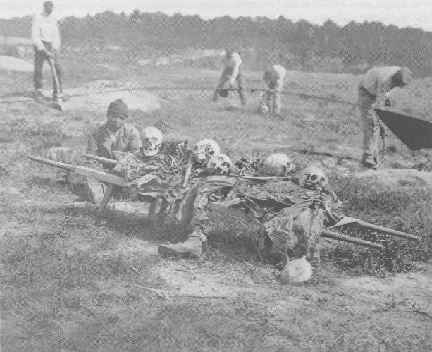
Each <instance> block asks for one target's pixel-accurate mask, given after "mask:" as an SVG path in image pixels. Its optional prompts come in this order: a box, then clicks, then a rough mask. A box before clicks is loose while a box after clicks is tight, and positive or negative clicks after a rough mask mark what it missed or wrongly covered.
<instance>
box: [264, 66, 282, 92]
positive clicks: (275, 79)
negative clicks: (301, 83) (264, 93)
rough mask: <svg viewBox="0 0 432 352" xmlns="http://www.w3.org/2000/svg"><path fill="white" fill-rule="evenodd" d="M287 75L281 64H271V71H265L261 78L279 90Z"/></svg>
mask: <svg viewBox="0 0 432 352" xmlns="http://www.w3.org/2000/svg"><path fill="white" fill-rule="evenodd" d="M286 75H287V70H286V69H285V67H283V66H281V65H273V66H272V67H271V71H265V72H264V76H263V79H264V81H265V82H266V83H267V85H268V84H270V83H271V84H273V85H275V87H274V88H275V89H277V90H280V89H282V86H283V81H284V79H285V77H286Z"/></svg>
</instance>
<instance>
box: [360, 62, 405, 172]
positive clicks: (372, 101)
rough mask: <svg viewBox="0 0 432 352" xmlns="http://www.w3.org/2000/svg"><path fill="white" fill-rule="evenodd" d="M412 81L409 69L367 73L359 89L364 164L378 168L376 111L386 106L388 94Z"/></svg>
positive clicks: (391, 69)
mask: <svg viewBox="0 0 432 352" xmlns="http://www.w3.org/2000/svg"><path fill="white" fill-rule="evenodd" d="M411 81H412V72H411V71H410V69H409V68H407V67H399V66H388V67H376V68H372V69H370V70H369V71H368V72H366V75H365V76H364V77H363V78H362V80H361V81H360V84H359V87H358V94H359V105H360V113H361V117H362V120H363V128H364V140H363V144H364V151H363V159H362V161H363V164H364V165H365V166H367V167H369V168H372V169H376V168H377V166H378V159H377V156H378V135H379V129H380V127H379V125H378V120H377V116H376V114H375V112H374V109H377V108H381V107H383V106H385V104H386V97H387V93H388V92H389V91H391V90H392V89H393V88H395V87H401V88H403V87H405V86H406V85H407V84H409V83H410V82H411Z"/></svg>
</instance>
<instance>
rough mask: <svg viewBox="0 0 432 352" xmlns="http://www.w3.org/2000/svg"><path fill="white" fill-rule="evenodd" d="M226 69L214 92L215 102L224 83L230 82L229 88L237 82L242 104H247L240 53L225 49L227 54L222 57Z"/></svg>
mask: <svg viewBox="0 0 432 352" xmlns="http://www.w3.org/2000/svg"><path fill="white" fill-rule="evenodd" d="M222 61H223V63H224V65H225V69H224V70H223V72H222V75H221V78H220V82H219V84H218V86H217V88H216V90H215V92H214V94H213V102H216V101H217V100H218V98H219V92H220V90H221V89H223V88H224V85H225V84H226V83H227V82H228V84H229V88H233V87H234V84H235V82H237V89H238V93H239V97H240V102H241V103H242V105H246V103H247V100H246V95H245V81H244V76H243V70H242V64H243V60H242V59H241V57H240V55H239V54H238V53H236V52H234V51H233V50H231V49H226V50H225V55H224V57H223V59H222Z"/></svg>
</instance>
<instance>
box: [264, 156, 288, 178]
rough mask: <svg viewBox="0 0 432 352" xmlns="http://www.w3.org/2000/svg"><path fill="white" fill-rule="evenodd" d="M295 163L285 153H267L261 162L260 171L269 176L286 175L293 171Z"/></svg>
mask: <svg viewBox="0 0 432 352" xmlns="http://www.w3.org/2000/svg"><path fill="white" fill-rule="evenodd" d="M294 169H295V165H294V163H293V162H292V161H291V159H290V158H289V157H288V155H286V154H282V153H276V154H271V155H269V156H268V157H267V158H266V159H265V160H264V163H263V166H262V168H261V170H260V171H261V173H263V174H265V175H270V176H287V175H288V174H290V173H291V172H292V171H294Z"/></svg>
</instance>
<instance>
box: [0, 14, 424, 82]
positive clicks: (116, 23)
mask: <svg viewBox="0 0 432 352" xmlns="http://www.w3.org/2000/svg"><path fill="white" fill-rule="evenodd" d="M30 28H31V16H26V17H23V18H13V19H8V20H6V19H1V20H0V30H1V31H2V32H3V33H0V34H2V35H3V36H15V37H19V36H21V37H22V36H24V37H26V36H27V37H28V36H29V35H30ZM60 28H61V33H62V40H63V43H65V45H69V46H82V45H90V46H91V45H99V46H103V45H116V46H122V47H124V48H127V49H133V50H135V51H137V52H139V51H140V50H142V51H145V50H146V48H153V49H156V50H158V51H160V52H181V50H184V49H186V48H207V49H218V48H220V49H222V48H224V47H233V48H235V49H237V50H239V51H240V52H241V53H242V54H243V56H244V57H245V62H246V64H248V65H249V66H250V67H251V68H262V66H263V65H265V63H268V62H278V63H280V64H282V65H285V66H286V67H287V68H289V69H300V70H308V71H312V70H319V71H332V72H348V71H351V72H352V71H353V70H356V69H358V70H362V69H363V70H364V69H366V68H367V67H371V66H379V65H401V66H402V65H406V66H408V67H410V68H411V69H412V70H413V71H414V72H415V74H416V75H417V76H427V75H430V74H431V72H432V33H431V32H425V31H423V30H422V29H418V28H411V27H408V28H398V27H397V26H394V25H384V24H382V23H380V22H364V23H356V22H350V23H348V24H347V25H345V26H339V25H337V24H336V23H334V22H333V21H331V20H327V21H326V22H325V23H324V24H323V25H315V24H312V23H309V22H308V21H306V20H300V21H297V22H293V21H291V20H289V19H286V18H284V17H282V16H281V17H279V18H277V19H269V18H266V17H255V18H251V17H238V18H231V17H229V16H224V17H218V18H214V19H209V20H204V19H202V18H201V17H199V16H197V15H195V16H184V15H181V14H174V15H172V16H168V15H166V14H163V13H141V12H140V11H139V10H135V11H133V12H132V13H131V14H130V15H126V14H125V13H121V14H115V13H113V12H111V11H105V12H103V13H99V14H96V15H94V16H90V15H88V16H86V17H83V18H76V17H73V16H71V17H66V18H63V19H62V20H61V21H60Z"/></svg>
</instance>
